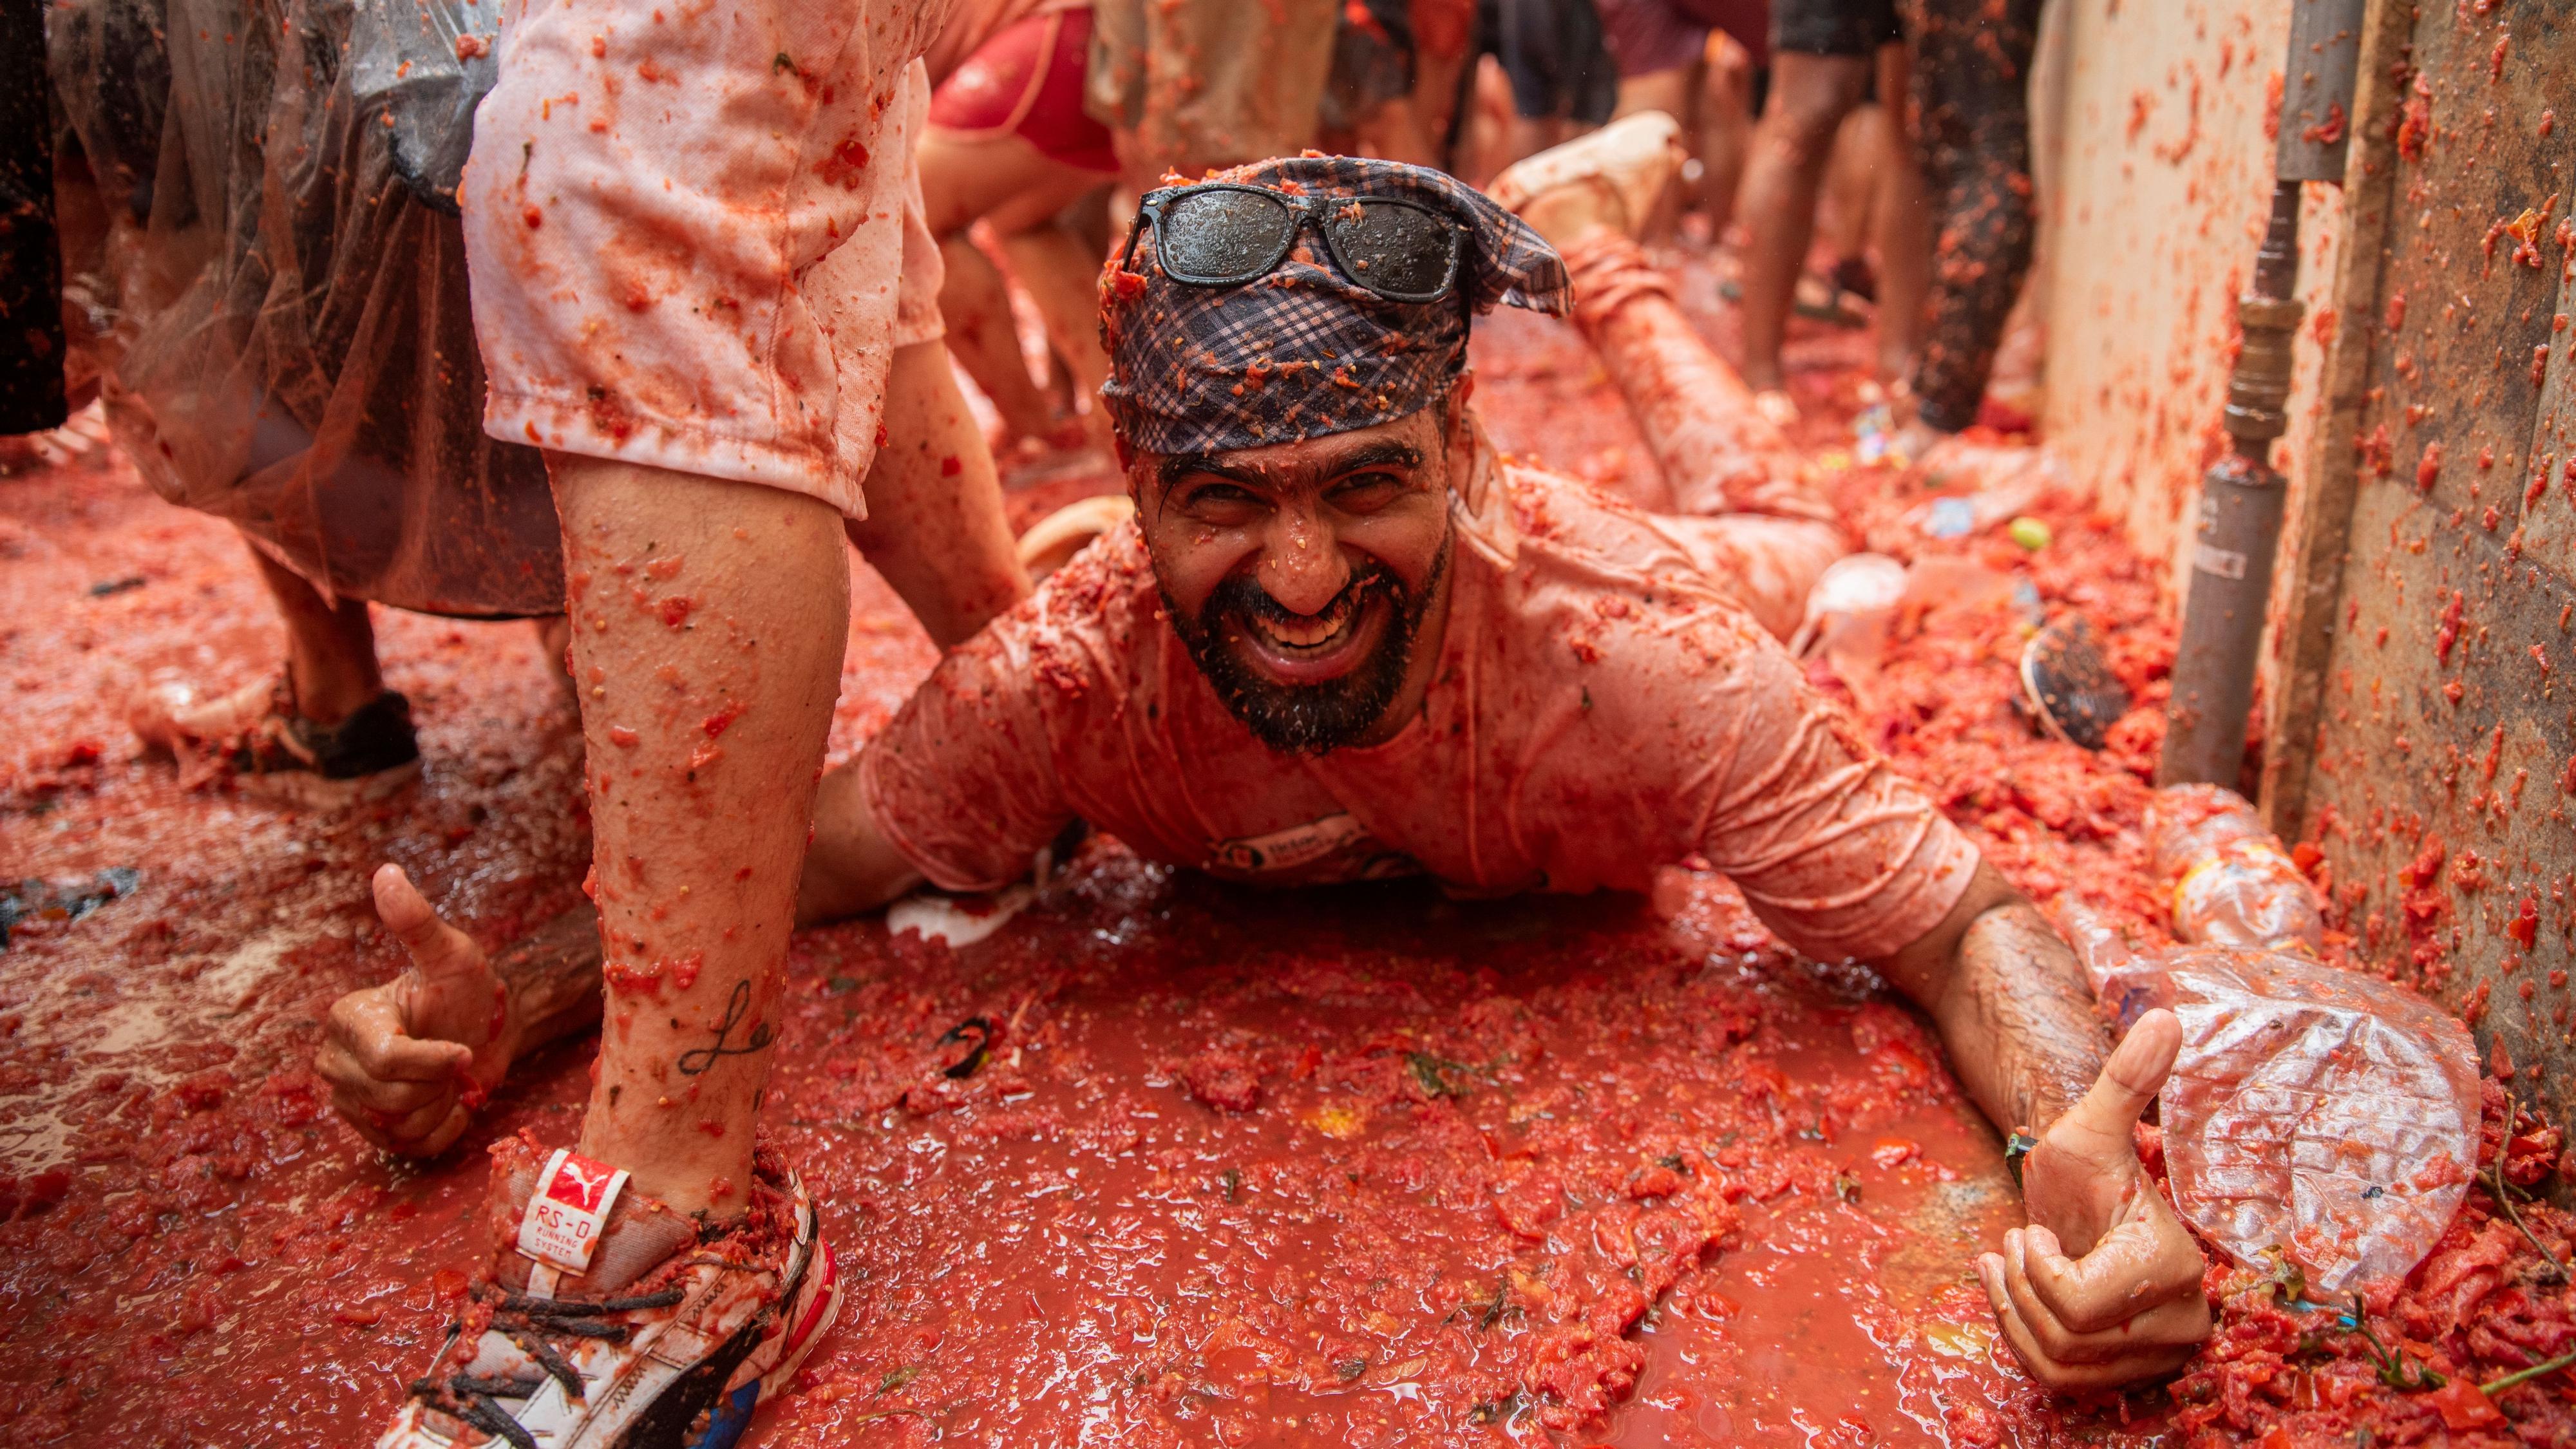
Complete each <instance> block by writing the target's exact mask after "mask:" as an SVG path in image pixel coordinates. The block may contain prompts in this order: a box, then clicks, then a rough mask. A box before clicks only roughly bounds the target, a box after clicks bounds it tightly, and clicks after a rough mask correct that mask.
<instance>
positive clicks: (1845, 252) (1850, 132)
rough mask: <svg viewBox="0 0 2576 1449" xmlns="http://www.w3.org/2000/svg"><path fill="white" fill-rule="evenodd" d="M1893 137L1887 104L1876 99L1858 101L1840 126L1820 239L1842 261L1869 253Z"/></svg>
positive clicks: (1822, 203) (1819, 203)
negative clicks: (1872, 229)
mask: <svg viewBox="0 0 2576 1449" xmlns="http://www.w3.org/2000/svg"><path fill="white" fill-rule="evenodd" d="M1893 139H1894V138H1893V137H1892V135H1891V134H1890V132H1889V130H1888V125H1887V108H1886V107H1885V106H1882V105H1878V104H1876V103H1874V102H1873V103H1871V104H1868V105H1860V106H1854V107H1852V110H1851V114H1850V115H1847V116H1845V117H1843V120H1842V124H1841V125H1839V126H1837V127H1835V128H1834V144H1833V148H1832V150H1831V151H1830V152H1828V153H1827V156H1826V160H1825V179H1824V183H1823V185H1822V186H1821V187H1820V188H1818V192H1817V197H1816V236H1815V240H1817V241H1821V242H1823V243H1824V245H1825V250H1826V252H1828V253H1829V254H1831V255H1832V257H1833V259H1834V261H1835V262H1836V263H1841V262H1844V261H1848V260H1850V259H1852V258H1854V257H1858V256H1861V255H1863V253H1864V251H1865V250H1866V249H1867V247H1868V246H1869V234H1870V223H1871V222H1872V221H1874V220H1875V219H1876V218H1875V217H1874V216H1873V214H1872V213H1873V211H1874V210H1875V208H1874V205H1873V203H1874V202H1875V201H1876V200H1877V194H1878V184H1879V178H1880V177H1882V176H1884V175H1885V174H1887V163H1888V160H1889V155H1888V152H1889V149H1890V147H1891V144H1892V141H1893ZM1802 260H1803V259H1802Z"/></svg>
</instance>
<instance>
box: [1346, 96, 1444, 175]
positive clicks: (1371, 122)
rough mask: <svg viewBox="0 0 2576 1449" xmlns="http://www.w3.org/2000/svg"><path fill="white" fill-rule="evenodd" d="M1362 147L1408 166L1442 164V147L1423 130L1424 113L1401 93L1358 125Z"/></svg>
mask: <svg viewBox="0 0 2576 1449" xmlns="http://www.w3.org/2000/svg"><path fill="white" fill-rule="evenodd" d="M1357 130H1358V132H1359V143H1360V151H1361V153H1362V154H1364V155H1369V156H1380V157H1384V158H1385V159H1387V160H1389V161H1401V162H1403V163H1405V164H1406V165H1408V166H1433V165H1437V164H1439V160H1440V156H1439V149H1438V148H1437V147H1436V146H1434V145H1433V144H1432V140H1431V137H1430V136H1428V135H1427V134H1425V133H1424V132H1423V129H1422V118H1421V115H1420V114H1419V113H1418V112H1416V111H1415V110H1414V108H1413V98H1412V97H1411V96H1397V97H1395V98H1394V99H1393V100H1390V101H1388V102H1386V103H1385V104H1384V105H1381V106H1379V107H1378V108H1377V109H1376V110H1375V111H1372V112H1370V113H1369V114H1368V115H1367V116H1365V117H1363V118H1362V119H1361V121H1360V123H1359V126H1358V127H1357Z"/></svg>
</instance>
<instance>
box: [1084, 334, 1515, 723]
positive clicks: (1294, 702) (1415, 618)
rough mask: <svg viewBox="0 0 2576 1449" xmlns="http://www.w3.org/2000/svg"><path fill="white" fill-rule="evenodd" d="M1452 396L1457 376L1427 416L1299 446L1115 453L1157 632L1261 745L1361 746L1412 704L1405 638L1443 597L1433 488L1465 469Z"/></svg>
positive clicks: (1425, 661)
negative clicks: (1123, 468)
mask: <svg viewBox="0 0 2576 1449" xmlns="http://www.w3.org/2000/svg"><path fill="white" fill-rule="evenodd" d="M1466 395H1467V384H1466V382H1465V380H1464V379H1461V381H1460V384H1459V386H1458V387H1457V388H1456V389H1455V390H1454V391H1452V392H1451V393H1450V394H1449V396H1448V399H1447V401H1446V403H1445V404H1442V403H1434V404H1433V405H1431V406H1429V407H1425V408H1421V409H1419V410H1417V411H1415V412H1414V413H1412V414H1411V415H1409V416H1407V417H1403V418H1399V419H1397V420H1395V421H1394V422H1390V423H1380V424H1378V425H1377V426H1375V427H1369V428H1360V429H1355V430H1353V431H1351V432H1346V433H1334V434H1330V435H1328V436H1325V437H1320V438H1309V439H1306V440H1305V441H1302V442H1295V443H1279V444H1273V445H1271V446H1269V447H1264V448H1247V449H1242V450H1239V451H1235V452H1228V453H1212V454H1155V453H1135V454H1130V455H1128V456H1127V465H1128V475H1129V477H1130V479H1131V480H1132V481H1133V483H1134V485H1135V490H1136V499H1137V505H1138V507H1137V513H1138V522H1139V523H1140V524H1141V525H1142V526H1143V528H1144V533H1145V543H1146V547H1147V549H1148V550H1149V551H1150V552H1151V554H1152V555H1153V560H1154V576H1155V579H1156V581H1157V582H1158V583H1159V584H1161V586H1162V591H1163V601H1164V604H1165V605H1166V607H1168V608H1169V609H1170V610H1171V614H1172V621H1173V626H1174V628H1175V629H1176V630H1177V631H1178V632H1179V634H1180V636H1181V639H1182V642H1183V643H1185V644H1186V645H1187V646H1188V647H1189V650H1190V654H1191V656H1192V658H1194V659H1195V660H1196V661H1197V662H1198V666H1199V669H1200V670H1201V672H1203V673H1205V674H1206V675H1207V677H1208V679H1209V681H1210V682H1211V683H1213V684H1215V686H1216V688H1217V693H1218V694H1219V695H1220V696H1221V697H1222V698H1223V699H1224V700H1225V702H1226V706H1227V707H1228V708H1229V709H1231V710H1232V711H1233V712H1234V714H1235V716H1236V717H1237V718H1239V719H1241V720H1242V721H1243V722H1244V724H1245V725H1247V726H1249V727H1250V728H1251V730H1252V732H1253V733H1254V734H1255V735H1257V736H1259V737H1260V739H1261V740H1262V742H1263V743H1265V744H1267V745H1269V746H1270V747H1271V748H1273V749H1276V750H1283V751H1288V752H1292V753H1302V754H1321V753H1323V752H1324V751H1327V750H1332V749H1338V748H1341V747H1343V746H1346V745H1354V744H1373V743H1377V742H1378V741H1380V740H1383V739H1385V738H1387V737H1388V736H1390V735H1392V734H1393V733H1394V732H1395V729H1396V727H1397V726H1398V724H1399V723H1400V718H1401V715H1402V714H1403V713H1404V711H1398V710H1397V709H1395V705H1396V704H1397V703H1398V702H1399V701H1400V700H1404V699H1408V698H1418V697H1419V694H1420V690H1421V686H1422V683H1423V680H1424V676H1425V674H1426V671H1427V667H1428V665H1429V663H1430V662H1431V656H1433V655H1436V652H1437V650H1436V644H1437V633H1436V631H1435V632H1434V634H1433V637H1432V641H1431V644H1432V647H1430V648H1428V649H1423V650H1417V649H1416V647H1415V642H1416V635H1417V634H1419V633H1420V632H1421V631H1422V627H1423V624H1424V621H1425V620H1426V618H1433V619H1436V618H1437V617H1440V616H1438V615H1435V614H1434V612H1433V611H1434V609H1435V607H1437V606H1440V605H1443V604H1445V601H1446V598H1447V593H1446V589H1445V583H1446V574H1447V569H1448V564H1449V554H1450V547H1451V526H1450V517H1449V490H1450V485H1451V482H1452V481H1453V478H1454V476H1455V473H1454V470H1459V469H1463V468H1465V467H1466V466H1467V465H1468V459H1469V457H1470V454H1469V452H1468V448H1469V446H1471V444H1470V442H1469V436H1468V432H1467V424H1466V421H1465V419H1466ZM1444 613H1445V611H1444ZM1418 655H1419V656H1421V657H1420V658H1419V660H1417V656H1418ZM1417 662H1419V663H1420V664H1421V665H1422V666H1423V668H1421V669H1417V668H1415V667H1414V666H1415V665H1416V664H1417Z"/></svg>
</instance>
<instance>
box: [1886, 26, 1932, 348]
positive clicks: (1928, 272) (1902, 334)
mask: <svg viewBox="0 0 2576 1449" xmlns="http://www.w3.org/2000/svg"><path fill="white" fill-rule="evenodd" d="M1911 69H1912V67H1911V65H1910V63H1909V57H1908V56H1907V54H1906V50H1905V47H1904V46H1902V45H1889V46H1882V47H1880V48H1879V52H1878V93H1879V94H1880V95H1882V96H1888V97H1901V96H1903V95H1905V94H1906V86H1907V81H1908V76H1909V72H1910V71H1911ZM1910 109H1911V108H1910V107H1909V106H1908V105H1907V104H1905V103H1904V102H1902V101H1891V102H1890V104H1888V105H1887V106H1886V107H1885V110H1886V112H1887V124H1888V140H1889V142H1890V144H1889V146H1888V148H1887V160H1886V164H1885V165H1884V166H1882V167H1881V168H1880V170H1879V175H1878V198H1877V205H1876V206H1875V207H1874V208H1873V210H1874V212H1875V213H1876V220H1877V225H1876V227H1875V228H1874V230H1875V231H1876V233H1877V240H1878V375H1879V376H1880V377H1881V378H1883V379H1885V380H1888V381H1891V382H1893V381H1895V380H1897V379H1900V378H1903V377H1904V376H1905V375H1906V374H1907V373H1908V372H1910V371H1911V370H1912V369H1913V366H1914V347H1915V344H1916V343H1917V342H1918V341H1920V340H1921V338H1922V336H1923V298H1924V294H1925V293H1927V292H1929V291H1930V290H1931V286H1932V203H1931V198H1930V197H1929V196H1928V195H1927V194H1926V193H1925V189H1924V185H1923V168H1922V165H1921V163H1920V162H1919V161H1918V160H1917V159H1916V156H1915V149H1914V140H1913V135H1912V131H1911V128H1910V127H1909V126H1908V124H1907V121H1906V117H1907V114H1908V112H1909V110H1910Z"/></svg>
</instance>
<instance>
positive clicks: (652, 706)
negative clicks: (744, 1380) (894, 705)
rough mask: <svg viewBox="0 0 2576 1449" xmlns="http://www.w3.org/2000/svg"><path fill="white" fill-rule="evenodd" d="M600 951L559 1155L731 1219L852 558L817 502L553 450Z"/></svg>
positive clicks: (744, 1167) (743, 1186) (743, 1190)
mask: <svg viewBox="0 0 2576 1449" xmlns="http://www.w3.org/2000/svg"><path fill="white" fill-rule="evenodd" d="M547 462H548V465H549V467H550V469H551V471H552V473H553V477H554V487H555V506H556V508H557V510H558V511H559V512H560V513H561V514H562V517H563V525H564V574H565V577H566V580H567V590H566V592H567V594H568V596H569V599H570V604H571V611H572V618H573V646H572V653H573V667H574V669H575V671H576V672H577V674H578V676H579V678H580V682H581V684H582V686H583V688H582V733H583V735H584V737H585V739H586V742H587V745H588V759H589V780H588V784H589V791H590V812H591V831H592V842H593V844H592V867H593V871H594V881H593V889H594V890H595V892H596V897H597V900H598V904H599V916H600V937H601V942H602V945H603V947H604V949H605V951H606V955H607V963H608V964H607V966H606V967H605V970H604V974H605V975H606V977H607V981H608V988H607V1000H606V1011H605V1015H604V1017H603V1019H602V1021H601V1024H600V1045H599V1066H598V1069H597V1076H596V1079H595V1080H594V1082H593V1085H592V1088H591V1095H590V1109H589V1112H588V1113H587V1115H586V1116H585V1117H584V1118H583V1121H582V1132H581V1145H580V1150H581V1151H582V1152H583V1153H584V1154H586V1155H588V1156H591V1157H594V1158H598V1159H600V1160H602V1161H606V1162H612V1163H615V1164H617V1165H618V1166H620V1167H623V1168H625V1169H627V1170H628V1171H629V1172H631V1173H633V1174H634V1180H635V1186H636V1187H637V1188H638V1189H639V1190H641V1191H643V1192H645V1193H648V1194H650V1195H652V1196H654V1197H657V1198H660V1199H662V1200H663V1201H664V1202H667V1203H669V1204H670V1205H671V1206H672V1207H673V1208H675V1209H677V1210H679V1211H681V1212H697V1211H702V1210H705V1211H712V1212H713V1213H715V1214H716V1215H718V1216H730V1215H732V1214H734V1213H737V1212H740V1211H741V1210H742V1209H743V1208H744V1206H745V1205H746V1203H747V1201H748V1197H747V1194H748V1192H749V1189H750V1186H751V1149H752V1124H753V1118H754V1116H755V1113H756V1111H757V1108H758V1106H759V1101H760V1095H761V1092H762V1089H763V1088H764V1087H765V1086H766V1084H767V1082H768V1078H769V1065H770V1057H769V1052H768V1050H767V1048H768V1046H769V1043H770V1041H771V1039H772V1037H773V1036H774V1034H775V1033H776V1031H777V1029H778V1021H779V1012H778V993H779V968H780V965H781V963H782V962H783V961H784V959H785V956H786V951H787V934H788V930H789V927H790V924H791V915H792V910H793V907H794V903H795V898H796V882H797V877H798V874H799V872H800V870H801V868H802V866H803V862H804V857H805V843H806V831H807V824H808V819H809V816H810V813H811V806H812V803H813V795H814V785H813V782H814V779H815V777H816V775H817V774H818V773H819V771H820V768H821V766H822V763H823V737H824V734H825V731H826V730H827V729H828V727H829V726H830V724H831V717H832V701H833V698H834V697H835V695H836V694H837V693H838V692H839V687H840V666H841V651H842V648H843V646H844V645H845V643H846V642H847V635H848V624H849V555H848V553H847V551H846V549H845V547H844V545H843V542H842V537H841V530H840V527H839V517H838V515H837V514H836V513H835V512H834V511H833V510H832V508H831V507H830V506H829V505H827V504H825V503H822V502H820V501H818V500H816V499H812V498H808V497H805V496H803V495H801V494H795V493H788V492H784V491H781V490H778V489H774V488H763V487H759V486H756V485H753V484H748V483H734V482H728V481H724V480H719V479H713V478H702V477H695V476H691V475H688V474H681V473H669V472H664V471H662V470H659V469H654V468H646V467H641V466H637V465H633V464H626V463H614V462H607V461H603V460H599V459H593V458H583V457H576V456H571V455H566V454H550V455H548V458H547Z"/></svg>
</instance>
